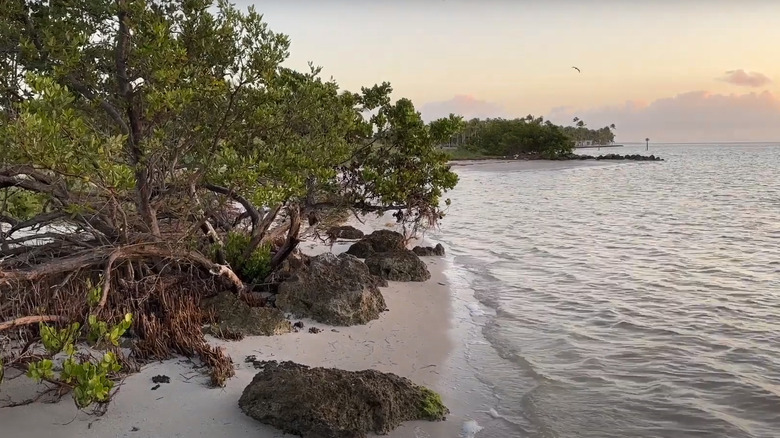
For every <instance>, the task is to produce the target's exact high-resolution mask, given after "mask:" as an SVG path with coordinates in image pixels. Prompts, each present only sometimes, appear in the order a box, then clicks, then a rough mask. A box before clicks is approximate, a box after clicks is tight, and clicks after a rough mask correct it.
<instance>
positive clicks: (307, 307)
mask: <svg viewBox="0 0 780 438" xmlns="http://www.w3.org/2000/svg"><path fill="white" fill-rule="evenodd" d="M384 284H386V282H384V281H382V280H381V279H379V278H377V277H374V276H373V275H371V273H370V272H369V271H368V267H366V265H365V263H363V262H362V261H360V260H358V259H357V258H355V257H353V256H351V255H349V254H341V255H339V256H338V257H337V256H335V255H333V254H331V253H325V254H320V255H318V256H316V257H313V258H311V259H310V260H309V261H308V263H307V264H306V265H305V266H303V267H301V268H300V269H299V270H297V271H296V272H294V273H293V274H292V275H291V276H290V277H289V278H287V279H286V280H285V281H284V282H282V284H280V285H279V294H278V295H277V296H276V306H277V307H278V308H279V309H281V310H283V311H285V312H290V313H292V314H294V315H295V316H297V317H299V318H312V319H314V320H315V321H318V322H321V323H324V324H331V325H341V326H346V325H355V324H365V323H367V322H369V321H371V320H374V319H377V318H379V313H380V312H383V311H385V310H386V309H387V305H386V304H385V299H384V297H383V296H382V294H381V292H379V287H378V286H382V285H384Z"/></svg>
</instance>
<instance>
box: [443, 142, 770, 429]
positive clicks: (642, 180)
mask: <svg viewBox="0 0 780 438" xmlns="http://www.w3.org/2000/svg"><path fill="white" fill-rule="evenodd" d="M626 149H627V150H626V151H625V153H633V152H635V151H631V150H628V149H629V148H626ZM621 153H623V152H621ZM654 153H657V154H659V155H661V156H663V157H665V158H667V161H666V162H664V163H660V164H657V163H652V164H648V163H634V164H618V165H615V164H601V165H593V164H592V163H591V164H588V165H584V166H582V167H574V168H570V169H565V167H566V166H564V165H556V166H545V168H543V169H539V170H534V169H533V168H532V166H531V167H529V166H528V165H527V164H526V165H524V164H521V163H508V164H502V165H484V166H478V165H475V166H466V167H464V168H462V169H460V170H459V174H460V177H461V182H460V184H459V186H458V187H457V189H456V190H455V191H454V192H453V193H452V196H451V197H452V198H453V206H452V207H451V210H450V214H449V215H448V216H447V218H446V219H445V221H444V223H443V225H442V232H441V234H440V235H438V236H437V238H438V239H439V240H442V241H444V242H445V243H447V244H448V245H449V246H450V247H451V248H452V253H453V254H454V255H455V258H454V263H455V268H454V269H456V270H458V272H459V275H464V276H465V277H464V278H468V286H469V287H470V288H471V289H472V290H473V291H474V293H475V295H476V297H477V298H478V299H479V300H480V301H482V302H483V304H485V305H486V306H489V307H491V308H493V309H494V310H495V316H494V317H491V318H492V319H491V320H490V321H489V322H487V323H486V324H485V326H484V330H483V331H484V334H485V336H486V337H487V338H488V340H490V342H491V344H492V345H493V347H494V348H495V349H496V350H497V351H498V352H499V355H500V357H501V358H502V360H504V361H506V362H505V363H502V364H497V363H494V364H482V365H483V366H481V367H479V369H481V370H483V371H482V372H483V374H484V376H483V377H484V378H485V379H486V380H491V381H494V382H499V381H500V383H496V384H495V385H494V388H495V389H494V390H495V391H496V396H497V397H499V399H501V400H502V405H503V408H502V409H503V411H506V415H507V416H508V418H522V419H524V420H527V421H528V422H530V423H531V424H532V425H533V427H531V428H530V429H531V430H530V432H529V433H530V435H531V436H538V437H599V438H603V437H628V436H631V437H698V436H701V437H724V438H725V437H729V438H734V437H776V436H780V340H778V339H779V338H778V336H777V334H778V333H780V246H778V240H780V221H778V218H779V217H780V178H777V176H776V172H777V171H776V164H777V163H780V147H778V146H774V145H751V146H717V145H711V146H674V147H672V146H669V147H665V148H662V150H659V151H656V152H654ZM524 166H525V167H524ZM485 187H490V195H489V196H487V197H486V195H485ZM486 199H487V200H486ZM475 212H479V216H477V215H476V214H475ZM509 366H512V367H515V368H514V375H516V376H520V375H522V376H524V377H526V378H532V379H534V380H535V381H536V382H537V384H536V386H535V387H532V388H528V387H527V386H523V387H522V388H523V389H519V388H520V387H521V386H520V385H519V384H513V383H512V379H513V377H512V376H513V372H510V371H509V370H508V368H507V367H509ZM497 370H500V371H497ZM491 373H493V374H496V373H499V374H496V375H495V376H493V377H491ZM499 375H500V377H498V376H499ZM493 379H499V380H493Z"/></svg>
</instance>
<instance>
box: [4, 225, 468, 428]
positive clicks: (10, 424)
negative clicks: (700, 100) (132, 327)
mask: <svg viewBox="0 0 780 438" xmlns="http://www.w3.org/2000/svg"><path fill="white" fill-rule="evenodd" d="M379 222H381V220H380V221H373V224H366V225H359V228H363V229H364V230H368V229H370V228H378V223H379ZM385 224H386V223H385ZM347 247H348V244H337V245H334V247H333V248H332V250H333V251H334V252H337V253H338V252H341V251H343V250H345V249H346V248H347ZM302 248H303V249H304V251H305V252H307V253H317V252H322V251H324V250H327V248H323V247H322V246H321V245H317V244H313V243H304V244H303V245H302ZM424 259H425V262H426V263H427V264H428V267H429V270H430V271H431V274H432V278H431V279H430V280H429V281H427V282H423V283H395V282H391V283H390V285H389V287H386V288H382V293H383V295H384V296H385V300H386V302H387V305H388V308H389V309H390V310H389V311H388V312H385V313H383V314H382V315H381V317H380V318H379V319H378V320H375V321H372V322H371V323H369V324H366V325H363V326H354V327H329V326H325V325H323V324H319V323H315V322H313V321H307V320H303V322H304V324H305V329H304V330H303V331H301V332H299V333H291V334H286V335H282V336H273V337H248V338H245V339H244V340H242V341H239V342H224V341H220V340H217V339H213V338H209V340H210V341H211V342H212V343H214V344H216V345H220V346H222V347H223V348H224V349H225V351H226V352H227V353H228V354H229V355H230V356H231V357H232V358H233V361H234V362H235V364H236V376H235V377H234V378H232V379H230V380H229V381H228V383H227V386H226V387H225V388H217V389H213V388H208V387H207V386H206V382H207V378H206V377H205V376H204V375H203V374H202V371H203V370H202V369H196V368H195V364H194V363H193V362H192V361H191V360H189V359H186V358H178V359H173V360H168V361H164V362H157V363H152V364H149V365H147V366H145V367H143V369H142V370H141V372H139V373H137V374H134V375H131V376H129V377H128V378H127V379H125V380H124V381H123V382H122V384H121V387H120V391H119V392H118V393H117V394H116V396H115V398H114V400H113V401H112V403H111V404H110V406H109V408H108V411H107V412H106V414H105V415H103V416H101V417H96V416H93V415H89V414H87V413H84V412H79V411H78V410H77V409H76V408H75V406H74V404H73V402H72V399H71V398H70V397H69V396H68V397H65V398H64V399H63V400H62V401H60V402H59V403H56V404H44V403H35V404H31V405H27V406H20V407H15V408H4V409H0V430H1V431H2V433H0V436H2V437H13V438H16V437H25V438H27V437H29V438H38V437H40V438H48V437H49V436H51V435H52V434H56V435H57V436H58V437H77V436H82V437H101V438H102V437H139V438H140V437H155V438H156V437H179V436H180V437H188V438H196V437H209V438H212V437H217V436H226V437H234V438H237V437H258V438H270V437H281V436H285V435H283V434H282V433H281V432H279V431H278V430H276V429H273V428H271V427H268V426H265V425H262V424H260V423H258V422H257V421H255V420H253V419H251V418H249V417H247V416H245V415H244V414H243V413H242V412H241V411H240V409H239V408H238V398H239V396H240V395H241V392H242V391H243V389H244V387H245V386H246V385H247V384H248V383H249V382H250V381H251V379H252V377H253V376H254V369H253V368H252V365H251V364H248V363H245V362H244V360H245V358H246V357H247V356H249V355H254V356H256V359H257V360H291V361H295V362H299V363H302V364H306V365H310V366H325V367H337V368H342V369H346V370H361V369H369V368H371V369H376V370H380V371H385V372H393V373H396V374H398V375H401V376H404V377H408V378H410V379H411V380H412V381H414V382H416V383H418V384H422V385H426V386H428V387H430V388H432V389H434V390H436V391H439V392H440V393H441V394H442V397H443V400H444V402H445V404H447V405H448V406H449V407H450V409H451V410H452V415H451V416H450V417H449V418H448V420H447V421H445V422H441V423H428V422H410V423H406V424H405V425H403V426H402V427H400V428H398V429H396V430H395V431H394V432H393V433H391V434H390V435H389V437H391V438H393V437H398V438H400V437H457V436H459V434H460V432H461V430H462V428H463V425H464V422H466V425H467V426H469V425H470V426H473V425H474V424H473V423H470V422H469V420H470V417H469V414H468V413H469V412H473V411H474V406H468V404H467V402H465V401H464V400H463V399H462V397H460V396H459V393H460V391H462V388H459V386H458V384H457V381H458V377H457V374H458V373H459V372H461V371H462V370H463V367H464V363H463V359H462V354H461V353H462V352H461V350H462V349H461V348H460V347H459V342H458V339H459V338H460V337H461V335H462V332H463V330H464V329H466V327H465V326H464V324H463V318H460V319H458V318H456V313H463V309H464V308H463V307H461V308H460V309H459V312H455V311H454V309H453V302H454V301H453V297H452V295H451V291H450V288H449V287H448V283H449V280H448V279H447V277H446V275H445V273H444V272H445V270H446V269H447V264H448V263H449V262H448V261H447V259H446V258H436V257H426V258H424ZM467 325H468V324H467ZM309 327H317V328H319V329H321V330H322V332H320V333H317V334H311V333H309V332H308V328H309ZM158 374H163V375H167V376H169V377H170V379H171V382H170V384H161V385H160V386H159V388H157V389H156V390H153V389H152V388H153V387H154V386H155V384H154V383H152V377H153V376H156V375H158ZM35 390H36V387H35V385H34V384H32V383H31V382H30V381H29V380H28V379H27V378H25V377H21V378H19V379H15V380H13V381H9V382H5V383H4V384H3V385H0V399H2V400H5V401H7V400H8V399H9V398H10V399H12V400H21V399H24V398H26V397H29V395H30V394H32V393H34V391H35Z"/></svg>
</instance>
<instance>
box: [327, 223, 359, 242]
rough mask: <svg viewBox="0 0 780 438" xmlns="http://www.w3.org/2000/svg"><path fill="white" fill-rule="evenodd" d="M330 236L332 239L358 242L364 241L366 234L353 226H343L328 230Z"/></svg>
mask: <svg viewBox="0 0 780 438" xmlns="http://www.w3.org/2000/svg"><path fill="white" fill-rule="evenodd" d="M327 234H328V236H329V237H330V238H331V239H348V240H357V239H362V238H363V236H364V234H363V232H362V231H360V230H358V229H357V228H355V227H353V226H351V225H342V226H338V227H332V228H331V229H329V230H328V233H327Z"/></svg>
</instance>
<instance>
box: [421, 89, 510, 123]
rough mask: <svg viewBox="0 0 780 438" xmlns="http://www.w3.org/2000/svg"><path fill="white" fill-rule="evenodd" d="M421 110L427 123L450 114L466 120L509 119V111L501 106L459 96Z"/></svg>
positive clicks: (426, 105) (428, 105)
mask: <svg viewBox="0 0 780 438" xmlns="http://www.w3.org/2000/svg"><path fill="white" fill-rule="evenodd" d="M419 110H420V113H421V114H422V116H423V119H425V120H426V121H431V120H436V119H438V118H441V117H447V116H449V115H450V113H452V114H455V115H459V116H463V117H464V118H465V119H466V120H469V119H473V118H480V119H484V118H488V117H508V113H507V111H506V110H505V109H504V108H503V107H502V106H501V105H498V104H495V103H492V102H488V101H485V100H480V99H477V98H475V97H473V96H466V95H458V96H455V97H453V98H452V99H450V100H445V101H440V102H429V103H426V104H423V105H422V106H421V107H420V109H419Z"/></svg>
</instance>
